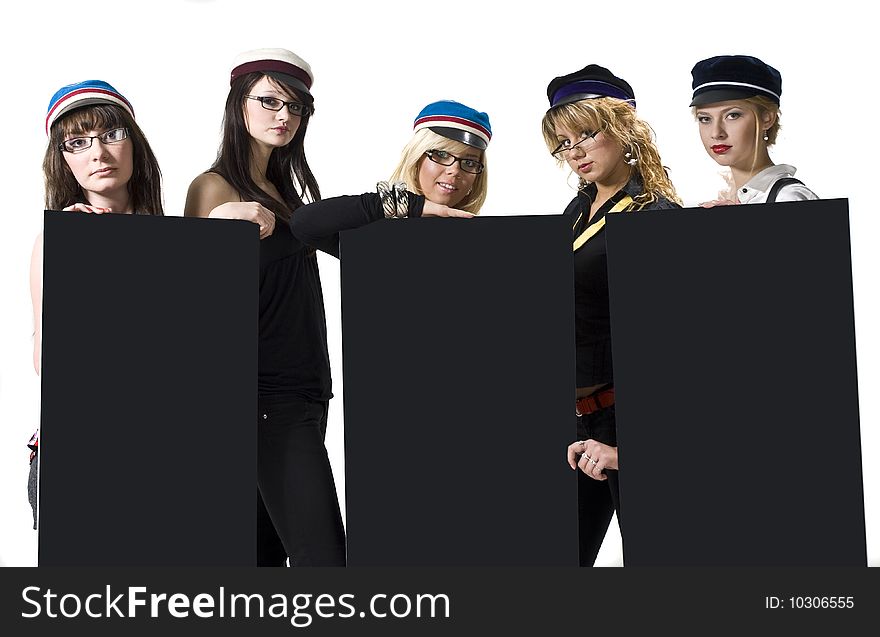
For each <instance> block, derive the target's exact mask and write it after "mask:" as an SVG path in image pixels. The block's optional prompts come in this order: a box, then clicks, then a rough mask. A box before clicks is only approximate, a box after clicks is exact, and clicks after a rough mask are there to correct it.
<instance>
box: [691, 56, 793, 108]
mask: <svg viewBox="0 0 880 637" xmlns="http://www.w3.org/2000/svg"><path fill="white" fill-rule="evenodd" d="M691 75H692V76H693V83H692V88H693V90H694V94H693V99H692V100H691V106H705V105H706V104H714V103H716V102H726V101H728V100H741V99H746V98H748V97H755V96H762V97H766V98H767V99H769V100H771V101H773V102H775V103H776V104H779V100H780V96H781V95H782V75H781V74H780V73H779V71H777V70H776V69H774V68H773V67H772V66H770V65H769V64H765V63H764V62H762V61H761V60H759V59H758V58H756V57H752V56H750V55H718V56H716V57H712V58H708V59H706V60H701V61H699V62H697V63H696V64H695V65H694V68H693V70H692V71H691Z"/></svg>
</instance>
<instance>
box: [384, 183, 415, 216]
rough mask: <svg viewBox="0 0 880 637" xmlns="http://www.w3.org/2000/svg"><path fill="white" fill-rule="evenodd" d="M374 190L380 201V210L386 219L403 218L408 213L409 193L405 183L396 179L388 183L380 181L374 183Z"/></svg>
mask: <svg viewBox="0 0 880 637" xmlns="http://www.w3.org/2000/svg"><path fill="white" fill-rule="evenodd" d="M376 192H378V193H379V199H380V200H381V201H382V210H383V212H384V213H385V218H386V219H403V218H404V217H406V216H408V214H409V193H408V192H407V190H406V183H405V182H403V181H398V182H396V183H393V184H392V183H388V182H387V181H380V182H378V183H377V184H376Z"/></svg>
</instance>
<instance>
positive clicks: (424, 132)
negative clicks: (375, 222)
mask: <svg viewBox="0 0 880 637" xmlns="http://www.w3.org/2000/svg"><path fill="white" fill-rule="evenodd" d="M429 150H445V151H446V152H448V153H452V154H453V155H464V154H465V153H467V152H473V151H474V148H473V147H472V146H468V145H467V144H463V143H461V142H457V141H455V140H452V139H449V138H448V137H443V136H442V135H438V134H437V133H435V132H434V131H432V130H430V129H428V128H422V129H419V130H417V131H416V132H415V134H414V135H413V136H412V139H411V140H409V142H408V143H407V145H406V146H404V148H403V151H402V152H401V153H400V162H399V163H398V164H397V168H395V169H394V174H392V175H391V181H403V182H406V187H407V189H408V190H410V191H412V192H414V193H417V194H419V195H424V194H425V193H424V192H422V188H421V186H419V169H420V168H421V166H422V162H423V161H430V160H429V159H428V158H427V156H426V155H425V153H426V152H428V151H429ZM480 161H481V162H482V164H483V172H481V173H480V174H479V175H477V176H476V178H475V179H474V185H473V188H471V191H470V192H469V193H468V194H467V195H465V197H464V199H462V200H461V201H460V202H458V203H457V204H456V206H455V207H456V208H458V209H460V210H465V211H467V212H472V213H473V214H475V215H476V214H479V213H480V208H482V207H483V204H484V203H486V192H487V191H488V188H489V177H488V174H487V173H488V171H489V169H488V166H487V165H486V153H485V151H482V152H480Z"/></svg>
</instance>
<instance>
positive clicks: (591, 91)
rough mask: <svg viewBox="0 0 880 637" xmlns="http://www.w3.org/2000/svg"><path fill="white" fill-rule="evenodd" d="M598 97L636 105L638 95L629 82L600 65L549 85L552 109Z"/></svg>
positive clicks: (557, 79) (591, 65)
mask: <svg viewBox="0 0 880 637" xmlns="http://www.w3.org/2000/svg"><path fill="white" fill-rule="evenodd" d="M597 97H615V98H617V99H619V100H626V101H628V102H631V103H632V105H633V106H635V105H636V94H635V92H634V91H633V89H632V86H630V85H629V82H627V81H626V80H624V79H621V78H619V77H617V76H616V75H614V73H612V72H611V71H609V70H608V69H606V68H605V67H604V66H599V65H598V64H590V65H589V66H585V67H584V68H582V69H581V70H580V71H575V72H574V73H569V74H568V75H563V76H561V77H555V78H553V80H552V81H551V82H550V84H549V85H547V99H548V100H550V108H553V107H555V106H561V105H563V104H571V103H572V102H579V101H580V100H589V99H595V98H597Z"/></svg>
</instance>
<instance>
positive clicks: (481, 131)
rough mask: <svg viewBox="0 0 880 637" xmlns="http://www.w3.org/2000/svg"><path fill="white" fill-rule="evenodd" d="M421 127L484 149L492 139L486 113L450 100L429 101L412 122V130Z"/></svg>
mask: <svg viewBox="0 0 880 637" xmlns="http://www.w3.org/2000/svg"><path fill="white" fill-rule="evenodd" d="M422 128H430V129H431V130H432V131H434V132H435V133H437V134H438V135H442V136H443V137H447V138H449V139H453V140H455V141H457V142H461V143H463V144H467V145H468V146H473V147H474V148H478V149H480V150H486V147H488V146H489V140H490V139H492V126H491V125H490V124H489V116H488V115H487V114H486V113H481V112H480V111H477V110H474V109H473V108H471V107H470V106H465V105H464V104H461V103H460V102H454V101H452V100H441V101H439V102H431V103H430V104H428V105H427V106H426V107H425V108H423V109H422V110H421V112H420V113H419V114H418V115H417V116H416V121H415V122H414V123H413V132H415V131H417V130H420V129H422Z"/></svg>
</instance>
